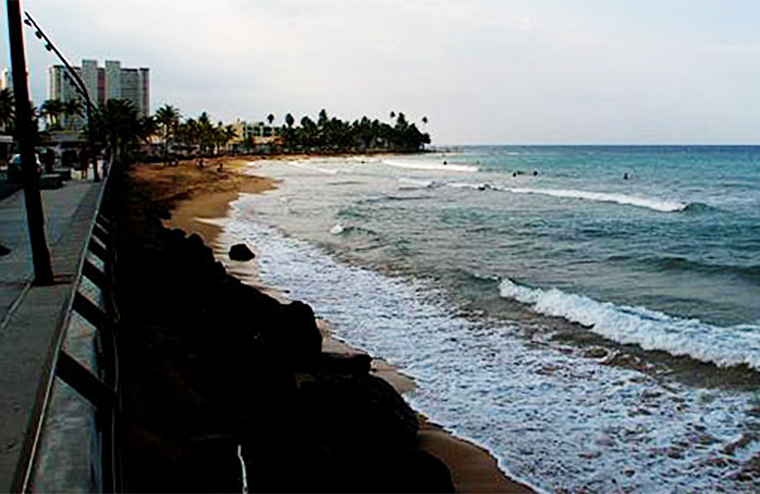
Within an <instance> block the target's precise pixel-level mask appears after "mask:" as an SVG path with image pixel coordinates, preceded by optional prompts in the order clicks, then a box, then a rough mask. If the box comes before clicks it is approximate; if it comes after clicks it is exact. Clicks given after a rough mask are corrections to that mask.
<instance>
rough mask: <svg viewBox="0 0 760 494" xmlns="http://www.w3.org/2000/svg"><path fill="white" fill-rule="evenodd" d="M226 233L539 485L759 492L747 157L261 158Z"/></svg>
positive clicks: (494, 151) (280, 284) (417, 395)
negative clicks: (256, 182) (258, 189)
mask: <svg viewBox="0 0 760 494" xmlns="http://www.w3.org/2000/svg"><path fill="white" fill-rule="evenodd" d="M251 173H254V174H257V175H263V176H270V177H273V178H276V179H281V180H282V182H280V183H279V184H278V188H277V189H276V190H274V191H270V192H266V193H264V194H260V195H249V196H244V197H242V198H241V199H240V200H238V201H237V202H235V203H233V205H232V208H231V212H230V222H229V223H228V224H227V227H226V230H225V235H226V236H227V237H228V238H229V239H232V240H234V241H245V242H248V243H249V244H250V245H252V246H254V247H255V248H256V249H257V251H258V254H259V257H258V263H259V264H258V268H259V271H260V276H261V278H262V281H263V282H264V283H265V284H266V285H268V286H271V287H272V288H274V289H276V290H279V291H281V292H283V293H285V294H286V295H287V296H289V297H291V298H293V299H297V300H303V301H305V302H307V303H308V304H310V305H311V306H312V307H313V308H314V310H315V312H316V313H317V315H318V316H319V317H321V318H324V319H326V320H327V321H329V322H330V323H331V325H332V327H333V330H334V332H335V336H336V337H337V338H339V339H341V340H343V341H345V342H347V343H349V344H351V345H352V346H355V347H357V348H361V349H363V350H365V351H367V352H369V353H370V354H371V355H373V356H378V357H382V358H384V359H385V360H387V361H388V362H390V363H391V364H393V365H395V366H397V367H398V368H399V369H400V371H401V372H403V373H405V374H407V375H409V376H411V377H413V378H414V379H415V381H416V389H415V390H414V391H413V392H411V393H410V394H408V395H407V396H405V398H406V399H407V401H408V402H409V403H410V404H411V405H412V406H413V407H414V408H415V409H416V410H418V411H420V412H422V413H424V414H426V415H427V416H428V417H430V419H431V420H432V421H434V422H436V423H438V424H440V425H442V426H443V427H444V428H446V429H447V430H449V431H451V432H453V433H455V434H457V435H459V436H461V437H464V438H467V439H469V440H471V441H473V442H474V443H476V444H478V445H481V446H483V447H484V448H486V449H488V450H489V451H490V452H491V453H492V454H493V455H494V456H495V457H496V458H497V459H498V461H499V465H500V468H502V469H503V470H504V471H505V472H507V473H508V474H509V475H511V476H513V477H515V478H517V479H520V480H522V481H525V482H527V483H528V484H530V485H532V486H534V487H536V488H538V489H539V490H543V491H548V492H658V493H659V492H705V491H721V490H723V491H727V492H757V491H758V490H760V379H758V378H759V377H760V374H759V372H760V147H757V146H746V147H745V146H730V147H718V146H695V147H690V146H689V147H687V146H652V147H648V146H493V147H483V146H480V147H461V148H457V149H455V150H451V151H447V152H433V153H426V154H420V155H404V156H355V157H338V158H310V159H295V158H294V159H292V160H282V161H272V160H270V161H267V162H265V163H263V164H262V163H258V164H253V165H252V168H251Z"/></svg>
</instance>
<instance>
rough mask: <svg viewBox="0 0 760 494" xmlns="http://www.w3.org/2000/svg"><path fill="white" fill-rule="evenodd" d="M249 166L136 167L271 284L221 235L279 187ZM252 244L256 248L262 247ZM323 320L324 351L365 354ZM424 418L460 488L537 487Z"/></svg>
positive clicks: (385, 370)
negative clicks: (241, 203) (230, 212)
mask: <svg viewBox="0 0 760 494" xmlns="http://www.w3.org/2000/svg"><path fill="white" fill-rule="evenodd" d="M220 162H223V163H224V165H223V169H222V171H217V165H218V163H220ZM259 163H262V164H261V165H260V166H266V164H265V162H264V161H260V162H259ZM243 170H250V166H249V165H248V164H247V163H246V161H245V160H242V159H238V160H233V159H227V160H223V161H218V160H217V161H214V162H211V163H207V164H206V166H205V167H204V168H203V169H200V168H198V167H197V165H196V164H195V162H192V161H185V162H181V163H180V164H179V166H177V167H161V166H155V165H139V166H137V167H135V169H134V171H133V175H134V176H135V177H136V178H138V179H139V180H149V181H150V182H152V183H153V184H154V186H155V187H156V188H155V190H156V191H157V193H158V196H159V200H162V201H166V203H167V204H171V205H173V210H172V213H171V218H169V219H166V220H164V224H165V226H167V227H170V228H179V229H181V230H183V231H185V232H187V233H188V234H192V233H197V234H198V235H200V236H201V237H202V238H203V240H204V242H205V243H206V245H208V246H210V247H211V248H212V250H213V252H214V255H215V257H216V258H217V259H218V260H219V261H220V262H222V263H223V264H224V265H225V267H226V269H227V271H228V272H229V273H230V274H232V275H233V276H235V277H237V278H238V279H240V280H241V281H244V282H245V283H246V284H249V285H252V286H256V287H258V288H264V289H266V287H262V286H261V283H260V281H259V280H258V278H257V276H256V268H255V261H254V262H251V263H239V262H234V261H230V260H229V257H228V250H229V247H230V243H232V242H234V239H232V241H231V242H225V241H223V240H222V238H221V235H220V234H221V233H222V226H221V225H222V224H223V220H224V218H225V216H226V213H227V209H228V206H229V204H230V203H231V202H232V201H234V200H236V199H237V198H238V196H239V194H240V193H259V192H263V191H266V190H270V189H272V188H273V187H276V186H277V184H276V183H275V182H274V181H272V180H269V179H264V178H259V177H256V176H252V175H250V174H249V173H250V171H249V172H248V173H247V174H243V173H242V171H243ZM250 247H251V248H253V249H254V250H255V248H256V246H250ZM266 293H268V294H270V295H274V296H275V298H280V299H284V298H285V297H283V296H282V294H272V293H271V291H266ZM319 323H320V329H321V330H322V333H323V336H324V340H323V351H328V352H340V353H359V352H358V351H357V350H355V349H353V348H350V347H348V346H347V345H345V344H344V343H342V342H340V341H338V340H336V339H334V338H331V337H330V332H329V325H328V323H327V322H325V321H319ZM371 372H372V374H373V375H376V376H378V377H380V378H382V379H384V380H385V381H386V382H388V383H389V384H391V386H393V388H394V389H395V390H396V391H397V392H398V393H400V394H403V393H405V392H408V391H410V390H411V389H413V387H414V383H413V381H412V380H411V379H410V378H408V377H406V376H404V375H403V374H400V373H399V372H396V370H395V369H393V368H392V367H391V366H390V365H388V364H387V363H385V362H383V361H382V360H381V359H379V358H375V359H373V362H372V371H371ZM419 423H420V429H419V432H418V435H417V437H418V442H419V446H420V447H421V448H422V449H423V450H425V451H427V452H428V453H430V454H432V455H433V456H435V457H436V458H438V459H439V460H441V461H443V462H444V464H446V466H447V467H448V468H449V470H450V472H451V477H452V482H453V484H454V487H455V489H456V491H457V492H515V493H519V492H533V491H532V490H531V489H530V488H528V487H526V486H524V485H522V484H520V483H518V482H515V481H514V480H512V479H510V478H508V477H507V476H506V475H504V473H503V472H501V471H500V470H499V469H498V466H497V464H496V460H495V459H494V458H493V457H492V456H491V455H489V454H488V452H487V451H485V450H483V449H482V448H479V447H477V446H475V445H473V444H471V443H469V442H467V441H464V440H461V439H459V438H457V437H455V436H453V435H451V434H449V433H448V432H446V431H444V430H442V429H441V428H440V427H438V426H437V425H435V424H432V423H429V422H428V421H427V419H426V418H425V417H424V416H421V415H420V416H419Z"/></svg>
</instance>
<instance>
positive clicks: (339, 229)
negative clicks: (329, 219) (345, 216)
mask: <svg viewBox="0 0 760 494" xmlns="http://www.w3.org/2000/svg"><path fill="white" fill-rule="evenodd" d="M345 230H346V227H344V226H343V225H341V224H340V223H336V224H335V226H333V227H332V228H330V233H331V234H333V235H340V234H341V233H343V232H344V231H345Z"/></svg>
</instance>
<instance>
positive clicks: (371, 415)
mask: <svg viewBox="0 0 760 494" xmlns="http://www.w3.org/2000/svg"><path fill="white" fill-rule="evenodd" d="M301 402H302V408H303V409H305V410H309V411H310V412H309V418H310V420H311V421H312V423H313V429H314V434H316V437H317V440H318V442H319V444H322V445H326V446H328V447H329V448H331V449H332V450H335V451H355V450H363V449H366V448H375V449H376V450H378V451H380V450H387V451H395V452H398V451H399V450H400V449H405V448H413V447H415V446H416V444H417V430H418V428H419V423H418V422H417V416H416V414H415V413H414V411H413V410H412V409H411V408H409V405H407V403H406V402H405V401H404V399H403V398H401V396H400V395H399V394H398V393H396V391H395V390H394V389H393V387H392V386H391V385H390V384H388V383H387V382H386V381H383V380H382V379H380V378H378V377H374V376H371V375H364V376H358V375H355V374H348V375H344V374H322V375H318V376H316V378H315V380H314V381H312V382H310V383H308V384H304V385H303V387H302V389H301ZM356 431H362V434H357V433H356Z"/></svg>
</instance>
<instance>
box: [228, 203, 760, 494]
mask: <svg viewBox="0 0 760 494" xmlns="http://www.w3.org/2000/svg"><path fill="white" fill-rule="evenodd" d="M252 200H255V199H252ZM259 200H260V199H259ZM250 214H252V212H251V211H249V210H248V209H247V208H245V207H244V204H243V203H242V202H241V201H238V202H237V203H235V204H233V207H232V215H233V219H234V221H233V222H232V224H231V225H230V227H229V228H228V230H227V231H226V234H228V235H230V236H231V237H232V238H234V239H235V240H236V241H244V242H246V243H249V244H251V245H256V246H257V248H258V250H259V251H260V256H259V257H258V262H259V272H260V276H261V277H262V280H263V281H264V282H265V283H266V284H267V285H268V286H271V287H273V288H274V289H280V290H284V289H287V290H289V293H290V296H292V297H293V298H294V299H298V300H303V301H305V302H307V303H309V304H310V305H311V306H312V307H313V308H314V310H315V312H316V313H317V314H318V315H319V316H321V317H324V318H326V319H328V320H329V321H330V322H331V323H333V325H334V329H335V334H336V335H337V337H339V338H341V339H343V340H345V341H347V342H349V343H350V344H352V345H355V346H357V347H359V348H362V349H364V350H366V351H368V352H370V353H371V354H373V355H376V356H382V357H385V358H386V359H387V360H388V361H390V362H391V363H392V364H394V365H397V366H398V367H399V368H401V369H402V371H403V372H405V373H407V374H409V375H411V376H412V377H414V378H415V381H416V388H415V391H414V392H413V393H412V394H411V395H408V396H407V397H406V398H407V399H408V400H409V401H410V402H411V404H412V405H413V406H414V407H415V408H416V409H417V410H419V411H421V412H423V413H425V414H427V415H428V416H429V417H430V418H431V419H432V420H433V421H435V422H436V423H439V424H441V425H442V426H444V427H445V428H446V429H448V430H450V431H453V432H455V433H457V434H459V435H461V436H463V437H465V438H469V439H471V440H473V441H474V442H476V443H477V444H480V445H482V446H483V447H486V448H487V449H488V450H490V451H491V452H492V453H493V454H494V455H495V456H496V457H497V458H498V460H499V464H500V466H501V467H502V468H503V469H504V470H506V471H508V472H511V473H512V474H515V475H516V476H517V477H518V478H522V479H525V480H527V481H528V482H531V483H533V484H535V485H539V486H540V487H541V488H542V489H545V490H546V491H559V490H562V491H568V492H575V491H591V492H616V491H624V492H698V491H702V492H708V491H715V490H717V489H718V488H722V489H723V490H727V491H731V490H732V488H734V487H735V484H734V483H732V481H731V480H730V474H731V473H734V472H735V471H736V470H737V469H738V468H740V466H741V464H740V463H736V462H742V461H747V460H748V459H749V458H751V457H752V456H753V455H755V454H757V452H758V449H760V448H759V446H758V443H757V442H750V443H749V444H747V445H745V446H741V447H739V448H735V451H734V452H733V453H726V452H725V448H726V446H727V445H729V444H731V443H735V442H736V441H737V440H738V439H739V438H740V437H742V435H743V434H748V433H749V434H751V430H750V429H751V427H752V426H753V425H757V424H756V423H754V422H752V420H753V419H751V418H748V416H747V415H745V414H744V413H743V411H745V410H749V409H750V408H751V407H752V406H753V403H754V401H753V396H752V393H741V392H732V391H721V390H719V389H717V390H710V391H704V390H695V389H692V388H688V387H685V386H683V385H679V384H678V383H668V386H661V385H660V383H659V382H657V381H655V380H653V379H648V378H647V377H646V376H643V375H642V374H640V373H638V372H636V371H633V370H627V369H621V368H618V367H611V366H602V365H599V364H598V363H597V362H596V361H594V360H592V359H584V358H579V357H576V356H573V355H570V354H566V353H563V352H559V351H557V350H554V349H552V348H551V347H546V346H542V345H531V344H529V343H526V342H524V340H523V339H522V336H521V333H520V332H519V331H515V330H514V328H513V327H512V326H510V325H509V324H506V323H504V324H493V323H486V322H482V323H476V322H474V321H472V320H470V319H466V318H462V317H457V316H456V315H454V314H452V313H451V311H450V310H449V309H448V308H447V306H446V305H443V304H442V303H441V302H440V301H439V299H438V298H437V295H436V292H435V291H434V290H431V289H430V288H428V287H426V286H423V285H420V284H418V283H417V282H414V281H410V280H403V279H398V278H392V277H387V276H384V275H381V274H379V273H376V272H373V271H369V270H366V269H361V268H358V267H352V266H348V265H345V264H341V263H338V262H336V261H335V260H333V259H332V258H331V257H330V256H328V255H326V254H325V253H324V252H323V251H322V250H320V249H318V248H316V247H314V246H312V245H309V244H308V243H306V242H304V241H302V240H298V239H296V238H293V237H285V236H283V235H282V234H280V233H279V232H278V231H276V230H274V229H272V228H269V227H264V226H260V225H257V224H254V223H251V222H250V221H248V220H247V218H250ZM513 285H514V284H513ZM507 291H513V292H514V293H515V294H516V295H517V296H520V297H521V298H523V299H524V300H527V301H528V303H534V304H535V303H537V302H538V299H539V298H540V296H541V294H540V293H538V292H536V291H534V290H532V289H530V288H527V287H520V286H517V285H514V286H513V287H512V288H508V289H507ZM534 299H535V301H534ZM640 320H642V321H644V320H646V318H644V317H641V318H640ZM705 430H706V431H709V434H710V436H711V438H713V439H711V441H713V442H708V443H700V442H699V440H698V438H699V437H701V436H700V434H701V435H702V436H704V432H703V431H705ZM701 431H702V432H701ZM684 445H686V446H684ZM674 448H675V449H674ZM673 451H676V452H677V453H678V455H677V456H678V457H674V456H671V454H672V452H673ZM724 458H728V462H726V461H724V460H723V459H724Z"/></svg>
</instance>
